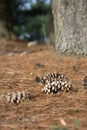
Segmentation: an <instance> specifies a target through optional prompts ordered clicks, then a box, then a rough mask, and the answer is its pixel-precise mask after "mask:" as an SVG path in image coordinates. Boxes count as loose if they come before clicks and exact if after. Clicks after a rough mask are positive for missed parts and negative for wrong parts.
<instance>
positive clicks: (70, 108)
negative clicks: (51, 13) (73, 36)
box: [0, 39, 87, 130]
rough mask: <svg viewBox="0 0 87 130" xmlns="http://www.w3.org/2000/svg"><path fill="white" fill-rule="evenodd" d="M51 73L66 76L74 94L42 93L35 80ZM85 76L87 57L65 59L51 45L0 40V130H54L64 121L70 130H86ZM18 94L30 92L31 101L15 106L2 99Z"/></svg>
mask: <svg viewBox="0 0 87 130" xmlns="http://www.w3.org/2000/svg"><path fill="white" fill-rule="evenodd" d="M48 72H60V73H62V74H64V75H65V76H66V77H67V78H68V79H69V80H70V81H71V83H72V85H73V87H74V90H75V91H71V92H66V93H65V92H62V93H60V94H53V95H52V94H50V95H48V94H43V93H42V92H41V89H42V86H40V85H39V84H38V83H36V82H35V81H34V79H35V77H36V76H44V75H45V74H47V73H48ZM86 74H87V57H79V56H77V57H76V56H64V55H61V54H58V53H57V52H55V50H54V49H53V48H52V47H51V46H49V45H44V44H41V45H32V46H31V47H28V46H27V43H24V42H21V41H6V40H4V39H1V40H0V130H54V129H55V128H54V126H56V127H57V126H60V127H61V126H62V125H63V123H62V121H63V122H64V123H65V124H66V126H67V127H69V128H70V130H76V129H77V130H87V89H86V88H84V86H83V77H84V76H85V75H86ZM17 91H27V92H29V93H30V95H31V96H32V98H31V99H26V100H24V101H22V102H21V103H19V104H12V103H7V102H6V100H4V98H3V97H2V95H3V94H7V93H8V92H17ZM61 120H62V121H61ZM78 122H79V124H78ZM76 124H77V127H78V128H76Z"/></svg>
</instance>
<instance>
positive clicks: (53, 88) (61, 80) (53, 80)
mask: <svg viewBox="0 0 87 130" xmlns="http://www.w3.org/2000/svg"><path fill="white" fill-rule="evenodd" d="M35 81H36V82H38V83H40V84H41V85H44V88H42V92H44V93H47V94H51V93H52V94H56V93H60V92H62V91H65V92H68V91H70V90H71V89H72V85H71V83H70V82H69V81H68V79H67V78H65V77H64V75H63V74H61V73H48V74H47V75H46V76H45V77H43V78H41V77H36V78H35Z"/></svg>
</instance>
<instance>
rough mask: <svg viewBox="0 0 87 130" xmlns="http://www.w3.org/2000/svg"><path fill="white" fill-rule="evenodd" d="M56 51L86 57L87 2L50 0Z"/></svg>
mask: <svg viewBox="0 0 87 130" xmlns="http://www.w3.org/2000/svg"><path fill="white" fill-rule="evenodd" d="M51 4H52V13H53V18H54V34H55V48H56V50H58V51H60V52H62V53H65V54H75V55H87V0H52V2H51Z"/></svg>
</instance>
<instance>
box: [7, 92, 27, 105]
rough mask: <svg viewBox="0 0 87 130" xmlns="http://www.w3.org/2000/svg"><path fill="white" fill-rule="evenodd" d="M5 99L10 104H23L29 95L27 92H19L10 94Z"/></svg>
mask: <svg viewBox="0 0 87 130" xmlns="http://www.w3.org/2000/svg"><path fill="white" fill-rule="evenodd" d="M5 97H6V100H7V102H8V103H14V104H18V103H20V102H21V100H25V99H27V98H29V94H28V93H26V92H25V91H23V92H20V91H18V92H12V93H8V94H7V95H6V96H5Z"/></svg>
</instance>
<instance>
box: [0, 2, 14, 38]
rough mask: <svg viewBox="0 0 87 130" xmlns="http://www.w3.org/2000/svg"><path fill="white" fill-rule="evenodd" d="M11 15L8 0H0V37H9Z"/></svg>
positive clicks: (10, 32)
mask: <svg viewBox="0 0 87 130" xmlns="http://www.w3.org/2000/svg"><path fill="white" fill-rule="evenodd" d="M11 29H12V16H11V7H10V0H0V38H1V37H2V38H7V39H11V34H12V31H11Z"/></svg>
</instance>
